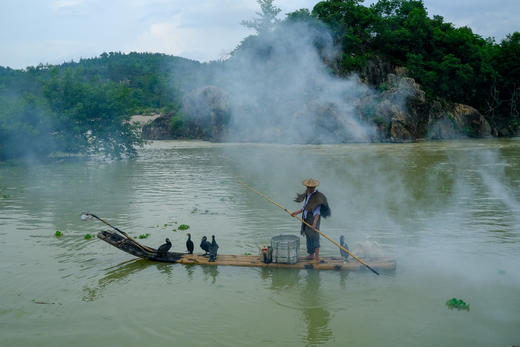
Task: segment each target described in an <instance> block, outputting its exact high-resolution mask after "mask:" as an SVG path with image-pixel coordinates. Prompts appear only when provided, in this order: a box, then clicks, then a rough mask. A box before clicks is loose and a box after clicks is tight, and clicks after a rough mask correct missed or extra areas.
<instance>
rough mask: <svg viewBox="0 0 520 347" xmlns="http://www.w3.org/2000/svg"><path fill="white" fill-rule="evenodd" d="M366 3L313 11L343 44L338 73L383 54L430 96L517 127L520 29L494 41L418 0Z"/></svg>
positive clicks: (331, 3)
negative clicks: (432, 11)
mask: <svg viewBox="0 0 520 347" xmlns="http://www.w3.org/2000/svg"><path fill="white" fill-rule="evenodd" d="M361 3H362V1H360V0H328V1H322V2H319V3H318V4H316V6H315V7H314V9H313V11H312V13H310V14H309V17H308V18H309V19H314V18H318V19H320V20H321V21H323V22H325V23H326V24H327V25H328V26H329V27H330V28H331V30H332V31H333V33H334V37H335V41H336V42H337V43H338V44H341V46H342V50H343V55H342V56H341V58H340V61H339V62H340V72H341V73H343V74H345V73H348V72H352V71H362V70H363V67H364V66H365V64H366V62H367V61H369V60H370V59H373V58H374V57H379V58H383V59H384V60H385V61H388V62H390V63H391V64H394V65H395V66H402V67H406V68H407V70H408V73H409V75H410V76H411V77H413V78H414V79H415V80H416V81H417V82H418V83H419V84H421V86H422V87H423V89H424V90H425V91H426V93H427V95H428V96H429V97H430V98H431V97H440V98H443V99H446V100H448V101H452V102H458V103H464V104H468V105H471V106H473V107H475V108H477V109H478V110H479V111H481V112H482V113H484V114H485V116H486V117H487V119H488V121H489V122H490V123H491V125H492V126H494V127H510V128H511V129H518V127H519V126H520V113H519V106H520V83H519V82H518V81H520V32H515V33H513V34H511V35H509V36H507V37H506V38H505V39H504V40H503V41H502V42H500V43H499V44H497V43H495V42H494V40H493V39H491V38H488V39H484V38H482V37H480V36H479V35H476V34H474V33H473V32H472V30H471V29H470V28H468V27H461V28H456V27H454V26H453V25H452V24H451V23H446V22H444V19H443V18H442V17H440V16H433V17H432V18H430V17H429V16H428V13H427V10H426V8H425V7H424V4H423V2H422V1H421V0H380V1H378V2H377V3H376V4H374V5H372V6H370V7H366V6H363V5H362V4H361ZM300 18H301V17H300Z"/></svg>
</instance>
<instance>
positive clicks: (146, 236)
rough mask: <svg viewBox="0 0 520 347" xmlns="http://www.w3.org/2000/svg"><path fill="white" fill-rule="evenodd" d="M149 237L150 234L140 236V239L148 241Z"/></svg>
mask: <svg viewBox="0 0 520 347" xmlns="http://www.w3.org/2000/svg"><path fill="white" fill-rule="evenodd" d="M148 236H150V234H149V233H146V234H141V235H139V238H140V239H146V238H148Z"/></svg>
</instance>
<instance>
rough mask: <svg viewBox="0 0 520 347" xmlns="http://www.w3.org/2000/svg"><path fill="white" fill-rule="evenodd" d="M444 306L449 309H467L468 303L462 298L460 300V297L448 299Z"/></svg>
mask: <svg viewBox="0 0 520 347" xmlns="http://www.w3.org/2000/svg"><path fill="white" fill-rule="evenodd" d="M446 306H448V308H449V309H450V310H453V309H456V310H459V311H460V310H465V311H469V304H467V303H466V302H464V300H462V299H456V298H453V299H450V300H448V301H446Z"/></svg>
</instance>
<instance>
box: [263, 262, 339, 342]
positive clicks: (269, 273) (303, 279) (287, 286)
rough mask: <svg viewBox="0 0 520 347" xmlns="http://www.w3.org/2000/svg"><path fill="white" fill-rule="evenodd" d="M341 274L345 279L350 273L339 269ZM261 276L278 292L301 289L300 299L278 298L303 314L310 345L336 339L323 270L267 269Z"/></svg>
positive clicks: (281, 303)
mask: <svg viewBox="0 0 520 347" xmlns="http://www.w3.org/2000/svg"><path fill="white" fill-rule="evenodd" d="M337 274H338V276H339V277H340V280H341V281H343V282H344V281H345V279H346V276H347V275H346V273H342V272H337ZM261 276H262V279H263V280H264V281H267V282H268V283H269V288H270V289H271V290H273V291H274V292H276V293H278V294H283V293H284V292H286V291H288V290H291V289H293V290H295V291H296V292H298V298H297V299H296V300H290V301H288V302H282V301H277V304H278V305H280V306H283V307H285V308H288V309H292V310H295V311H296V312H300V313H301V315H302V318H303V321H304V322H305V324H306V335H305V336H304V338H303V340H304V341H305V342H306V344H307V345H311V346H315V345H318V344H323V343H326V342H327V341H329V340H331V339H333V338H334V334H333V332H332V330H331V329H330V328H329V321H330V316H331V314H330V312H329V311H328V310H327V306H328V304H329V303H328V302H327V299H325V298H324V292H322V290H321V277H320V272H319V271H317V270H296V269H269V268H263V269H262V271H261Z"/></svg>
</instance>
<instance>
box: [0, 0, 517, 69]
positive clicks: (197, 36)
mask: <svg viewBox="0 0 520 347" xmlns="http://www.w3.org/2000/svg"><path fill="white" fill-rule="evenodd" d="M317 2H318V1H317V0H275V2H274V4H275V5H276V6H278V7H279V8H281V9H282V13H281V15H280V18H284V17H285V13H288V12H292V11H295V10H297V9H300V8H308V9H309V10H311V9H312V7H313V6H314V5H315V4H316V3H317ZM373 2H375V1H373V0H366V1H365V2H364V4H365V5H366V6H368V5H369V4H372V3H373ZM424 3H425V5H426V8H427V9H428V13H429V15H430V16H432V15H436V14H438V15H441V16H443V17H444V19H445V21H448V22H452V23H454V24H455V25H456V26H464V25H467V26H469V27H471V28H472V29H473V31H474V32H475V33H477V34H479V35H481V36H483V37H495V39H496V40H497V41H500V40H501V39H503V38H504V37H505V35H506V34H508V33H512V32H514V31H520V24H519V23H520V0H494V1H492V0H425V1H424ZM256 11H259V7H258V4H257V3H256V1H255V0H212V1H210V0H0V45H1V50H0V66H9V67H11V68H25V67H27V66H30V65H38V64H39V63H44V64H45V63H50V64H60V63H62V62H64V61H70V60H75V61H77V60H78V59H79V58H90V57H95V56H99V55H100V54H101V53H103V52H110V51H121V52H125V53H127V52H131V51H137V52H159V53H166V54H171V55H177V56H181V57H185V58H190V59H195V60H199V61H208V60H215V59H221V58H224V57H225V56H226V54H227V53H229V52H230V51H232V50H233V49H234V48H235V47H236V46H237V45H238V43H239V42H240V41H241V40H242V39H243V38H244V37H246V36H247V35H248V34H250V32H249V31H248V30H247V29H246V28H244V27H243V26H241V25H240V21H242V20H244V19H252V18H254V17H255V12H256Z"/></svg>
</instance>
